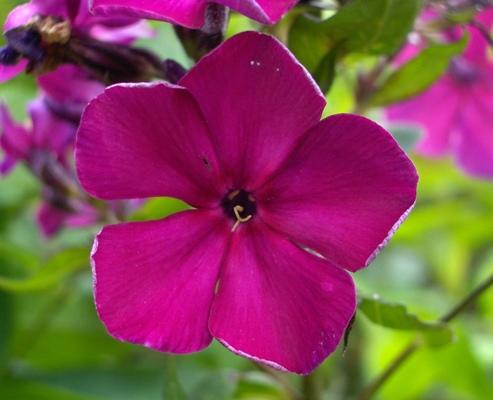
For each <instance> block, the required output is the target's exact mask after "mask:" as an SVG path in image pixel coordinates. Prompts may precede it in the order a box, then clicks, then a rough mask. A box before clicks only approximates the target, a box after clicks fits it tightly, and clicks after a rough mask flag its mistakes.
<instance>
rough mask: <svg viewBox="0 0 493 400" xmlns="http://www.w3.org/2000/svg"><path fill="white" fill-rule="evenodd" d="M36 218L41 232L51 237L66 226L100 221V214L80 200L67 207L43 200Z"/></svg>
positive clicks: (84, 224)
mask: <svg viewBox="0 0 493 400" xmlns="http://www.w3.org/2000/svg"><path fill="white" fill-rule="evenodd" d="M36 219H37V222H38V225H39V227H40V229H41V232H42V233H43V235H44V236H45V237H46V238H48V239H49V238H51V237H53V236H54V235H55V234H56V233H58V232H59V231H60V230H61V229H62V228H64V227H72V228H77V227H85V226H90V225H94V224H96V223H97V222H98V221H99V219H100V215H99V213H98V211H97V210H96V209H95V208H94V207H91V206H90V205H88V204H85V203H82V202H78V201H73V202H71V204H70V208H67V209H63V208H62V207H55V206H54V205H53V204H51V203H50V202H48V201H43V202H42V203H41V204H40V205H39V208H38V211H37V215H36Z"/></svg>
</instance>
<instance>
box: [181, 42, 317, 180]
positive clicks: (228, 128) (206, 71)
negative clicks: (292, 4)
mask: <svg viewBox="0 0 493 400" xmlns="http://www.w3.org/2000/svg"><path fill="white" fill-rule="evenodd" d="M180 85H183V86H185V87H186V88H187V89H188V90H189V91H190V92H191V93H192V94H193V96H194V97H195V98H196V99H197V101H198V103H199V105H200V107H201V109H202V111H203V113H204V115H205V119H206V120H207V123H208V125H209V127H210V129H211V132H212V133H213V134H214V141H215V143H214V144H215V146H216V149H217V151H218V157H219V160H220V162H221V164H222V168H223V170H224V171H225V174H226V175H227V176H226V177H225V179H226V180H227V181H229V182H228V183H229V185H230V186H231V187H254V186H256V185H258V184H259V183H260V182H262V181H264V180H265V179H266V177H267V176H269V174H270V173H271V172H272V171H274V170H275V169H276V168H277V166H278V165H279V164H280V163H281V162H282V161H283V160H284V158H285V157H286V156H287V154H288V153H289V152H290V150H291V149H292V147H293V146H294V144H295V142H296V141H297V139H298V138H299V137H300V136H302V135H303V134H304V133H305V132H306V130H307V129H309V128H310V127H312V126H313V125H315V124H316V123H317V122H318V121H319V120H320V116H321V113H322V110H323V108H324V105H325V99H324V97H323V95H322V94H321V92H320V90H319V89H318V87H317V86H316V84H315V82H314V81H313V80H312V79H311V77H310V75H309V74H308V72H307V71H306V70H305V69H304V67H303V66H302V65H300V64H299V63H298V62H297V61H296V60H295V58H294V57H293V55H292V54H291V53H290V52H289V50H287V49H286V48H285V47H284V46H283V45H282V44H281V43H280V42H279V41H277V40H276V39H274V38H272V37H271V36H268V35H264V34H260V33H257V32H245V33H241V34H239V35H236V36H234V37H232V38H231V39H229V40H227V41H226V42H224V43H223V44H222V45H221V46H220V47H218V48H217V49H216V50H214V51H213V52H211V53H209V55H207V56H206V57H204V58H202V60H201V61H200V62H199V63H198V64H197V65H196V66H195V67H194V68H192V70H191V71H190V72H189V73H188V74H187V75H185V76H184V77H183V79H182V80H181V81H180Z"/></svg>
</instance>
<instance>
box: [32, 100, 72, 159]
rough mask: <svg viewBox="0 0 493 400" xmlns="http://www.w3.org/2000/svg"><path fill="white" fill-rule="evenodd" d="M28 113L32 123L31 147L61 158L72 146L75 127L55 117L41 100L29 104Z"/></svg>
mask: <svg viewBox="0 0 493 400" xmlns="http://www.w3.org/2000/svg"><path fill="white" fill-rule="evenodd" d="M28 111H29V114H30V116H31V119H32V123H33V129H32V139H33V145H34V146H36V147H37V148H39V149H44V150H47V151H51V152H53V153H54V154H56V155H57V156H63V153H64V151H65V150H66V149H67V147H68V146H70V145H73V141H74V138H75V132H76V130H77V126H76V125H75V124H73V123H71V122H68V121H66V120H64V119H61V118H59V117H58V116H56V115H55V114H54V113H53V112H52V111H51V110H50V109H49V108H48V106H47V105H46V102H45V100H44V99H43V98H38V99H36V100H34V101H32V102H30V103H29V105H28Z"/></svg>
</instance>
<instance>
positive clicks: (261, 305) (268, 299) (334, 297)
mask: <svg viewBox="0 0 493 400" xmlns="http://www.w3.org/2000/svg"><path fill="white" fill-rule="evenodd" d="M230 246H231V247H230V249H229V253H228V257H227V259H226V260H225V263H224V267H223V270H222V271H221V275H220V282H219V290H218V293H217V295H216V298H215V299H214V303H213V306H212V311H211V318H210V321H209V328H210V330H211V333H212V335H213V336H214V337H215V338H216V339H218V340H219V341H220V342H221V343H223V344H224V345H225V346H226V347H227V348H229V349H230V350H232V351H234V352H235V353H237V354H239V355H242V356H246V357H248V358H251V359H253V360H255V361H259V362H262V363H265V364H267V365H270V366H272V367H275V368H278V369H282V370H287V371H291V372H296V373H300V374H307V373H309V372H311V371H312V370H313V369H314V368H315V367H316V366H317V365H318V364H320V363H321V362H322V361H323V360H324V359H325V358H326V357H327V356H328V355H329V354H330V353H331V352H333V351H334V350H335V348H336V347H337V344H338V343H339V341H340V339H341V337H342V335H343V334H344V331H345V329H346V327H347V325H348V323H349V321H350V319H351V317H352V316H353V314H354V311H355V306H356V295H355V289H354V285H353V281H352V279H351V277H350V275H349V274H348V273H347V272H345V271H344V270H342V269H339V268H337V267H335V266H333V265H331V264H329V263H328V262H327V261H325V260H323V259H321V258H319V257H317V256H314V255H312V254H309V253H308V252H306V251H304V250H302V249H300V248H299V247H297V246H296V245H294V244H293V243H291V242H290V241H288V240H286V239H284V238H282V237H280V236H278V235H277V234H276V233H273V232H272V231H270V230H269V229H268V228H267V227H265V225H263V224H255V222H249V223H247V224H245V226H244V227H243V226H242V227H240V228H239V229H238V231H236V232H235V234H234V235H233V239H232V242H231V245H230Z"/></svg>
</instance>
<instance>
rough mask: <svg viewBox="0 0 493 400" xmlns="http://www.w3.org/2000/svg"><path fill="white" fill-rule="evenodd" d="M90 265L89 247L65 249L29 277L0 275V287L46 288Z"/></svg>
mask: <svg viewBox="0 0 493 400" xmlns="http://www.w3.org/2000/svg"><path fill="white" fill-rule="evenodd" d="M88 266H89V249H87V248H71V249H65V250H62V251H61V252H60V253H57V254H55V255H54V256H52V257H51V258H50V259H49V260H48V261H47V262H46V263H45V264H44V265H42V266H41V267H39V268H38V269H37V271H36V272H35V273H34V274H33V275H31V276H29V277H27V278H24V279H11V278H6V277H0V289H3V290H8V291H16V292H17V291H19V292H22V291H32V290H42V289H46V288H48V287H50V286H53V285H55V284H56V283H58V282H60V281H61V280H62V279H64V278H65V277H67V276H68V275H70V274H72V273H73V272H75V271H77V270H81V269H83V268H87V267H88Z"/></svg>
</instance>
